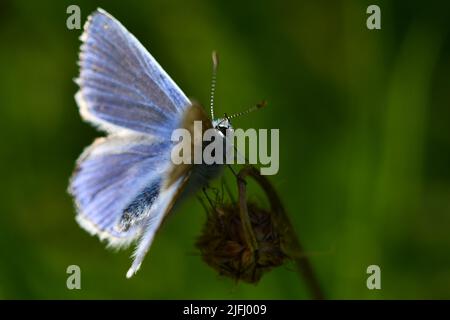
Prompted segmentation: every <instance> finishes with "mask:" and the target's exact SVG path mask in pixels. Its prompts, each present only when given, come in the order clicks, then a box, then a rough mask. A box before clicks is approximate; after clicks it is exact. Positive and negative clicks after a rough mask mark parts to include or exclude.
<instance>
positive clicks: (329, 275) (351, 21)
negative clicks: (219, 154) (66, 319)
mask: <svg viewBox="0 0 450 320" xmlns="http://www.w3.org/2000/svg"><path fill="white" fill-rule="evenodd" d="M69 4H78V5H79V6H80V7H81V13H82V21H83V23H84V21H85V19H86V17H87V15H88V14H90V13H91V12H92V11H93V10H94V9H95V8H97V7H99V6H100V7H102V8H104V9H106V10H107V11H109V12H110V13H111V14H112V15H114V16H115V17H116V18H117V19H118V20H120V21H121V22H122V23H123V24H124V25H125V26H126V27H127V28H128V29H129V30H130V31H131V32H132V33H133V34H135V35H136V37H137V38H138V39H139V40H140V41H141V42H142V43H143V44H144V46H145V47H146V48H147V49H149V51H150V52H151V53H152V54H153V55H154V57H155V58H156V59H157V60H158V61H159V62H160V64H161V65H162V66H163V67H164V68H165V69H166V71H167V72H168V73H169V74H170V75H171V76H172V78H173V79H174V80H175V81H176V82H177V83H178V84H179V86H180V87H181V88H182V89H183V91H184V92H185V93H186V94H187V95H188V96H191V97H195V98H196V99H197V100H198V101H200V102H203V104H207V102H208V100H209V97H208V96H209V86H210V77H211V74H210V72H211V62H210V55H211V51H212V50H213V49H217V50H218V51H219V53H220V56H221V65H220V69H219V74H218V82H217V85H218V88H217V97H216V98H217V99H216V106H217V107H216V108H217V112H219V113H223V112H228V113H232V112H237V111H241V110H243V109H244V108H246V107H249V106H251V105H253V104H254V103H255V102H257V101H260V100H261V99H267V100H268V101H269V107H268V108H266V109H264V110H262V111H259V112H257V113H253V114H252V115H249V116H246V117H242V118H240V119H238V120H235V122H234V125H235V126H236V127H242V128H248V127H256V128H279V129H280V148H281V150H280V151H281V155H280V157H281V159H280V160H281V165H280V171H279V174H278V175H276V176H273V177H271V180H272V181H273V183H274V184H275V186H276V188H277V189H278V191H279V192H280V194H281V196H282V199H283V201H284V203H285V205H286V207H287V209H288V211H289V213H290V215H291V218H292V220H293V222H294V224H295V228H296V229H297V231H298V233H299V235H300V238H301V240H302V242H303V244H304V246H305V247H306V249H307V251H308V254H309V255H310V257H311V259H312V262H313V264H314V267H315V269H316V272H317V273H318V277H319V278H320V282H321V283H322V285H323V288H324V291H325V293H326V295H327V297H328V298H334V299H337V298H342V299H348V298H363V299H380V298H388V299H392V298H402V299H403V298H450V230H449V229H450V228H449V227H450V126H449V121H450V118H449V117H450V108H449V107H450V81H449V75H450V59H449V57H450V34H449V32H448V31H449V30H450V25H449V24H450V3H449V2H448V1H446V2H444V1H406V0H405V1H356V0H354V1H350V0H348V1H323V0H322V1H312V0H311V1H295V2H287V1H272V2H263V1H248V2H243V1H234V0H233V1H207V0H195V1H189V2H187V1H162V0H161V1H133V0H128V1H79V2H76V1H29V0H20V1H11V0H2V1H1V2H0V39H1V42H0V75H1V77H0V112H1V113H0V130H1V131H0V132H1V139H0V141H1V144H2V148H1V150H2V151H1V156H0V164H1V165H0V168H1V169H0V170H1V179H2V180H1V181H2V183H1V185H0V298H27V299H35V298H41V299H42V298H43V299H47V298H58V299H63V298H69V299H81V298H87V299H94V298H114V299H115V298H125V299H131V298H140V299H153V298H161V299H166V298H176V299H182V298H226V299H235V298H236V299H238V298H239V299H240V298H244V299H250V298H252V299H259V298H269V299H281V298H287V299H305V298H309V295H308V292H307V290H306V288H305V286H304V284H303V282H302V281H301V279H300V278H299V277H298V275H297V274H296V273H295V272H294V267H293V265H292V264H288V265H286V266H283V267H280V268H278V269H276V270H273V271H272V272H270V273H269V274H267V275H266V276H265V277H263V279H262V281H261V282H260V283H259V284H258V285H256V286H255V285H247V284H244V283H239V284H235V283H233V282H232V281H230V280H226V279H223V278H220V277H219V276H218V275H217V274H216V273H215V272H214V271H213V270H211V269H210V268H209V267H207V266H206V265H205V264H204V263H203V262H202V261H201V258H200V256H199V255H198V252H197V251H196V249H195V248H194V242H195V239H196V237H197V236H198V235H199V232H200V229H201V227H202V224H203V222H204V220H205V214H204V212H203V210H202V208H201V206H200V204H199V203H198V201H196V199H191V200H190V201H187V202H186V203H185V204H184V205H183V206H182V207H181V210H180V212H178V214H176V215H175V216H173V217H172V218H171V219H169V220H168V222H167V223H166V224H165V225H164V227H163V230H162V232H160V233H159V234H158V236H157V238H156V241H155V242H154V245H153V247H152V249H151V251H150V254H149V255H148V257H147V259H146V260H145V262H144V265H143V267H142V269H141V271H140V272H139V273H138V274H137V276H135V277H134V278H132V279H131V280H126V279H125V272H126V270H127V269H128V267H129V265H130V263H131V260H130V259H129V256H130V254H131V253H132V250H131V249H130V250H127V251H121V252H118V253H116V252H113V251H109V250H106V249H105V246H104V244H102V243H100V242H99V241H98V239H97V238H94V237H91V236H89V235H88V234H87V233H86V232H85V231H83V230H82V229H81V228H80V227H78V225H77V224H76V222H75V220H74V216H75V211H74V208H73V204H72V199H71V198H70V197H69V195H68V194H67V193H66V188H67V184H68V179H69V177H70V175H71V171H72V169H73V167H74V162H75V159H76V158H77V157H78V155H79V154H80V153H81V151H82V150H83V148H84V147H85V146H87V145H89V144H90V143H91V142H92V140H93V139H94V138H95V137H97V136H99V135H100V133H99V132H97V131H96V130H95V129H93V128H92V127H91V126H89V125H88V124H86V123H84V122H82V121H81V119H80V116H79V114H78V110H77V106H76V104H75V101H74V98H73V96H74V93H75V92H76V90H77V87H76V85H75V84H74V83H73V81H72V79H73V78H74V77H76V76H77V74H78V69H77V66H76V61H77V55H78V50H79V45H80V42H79V40H78V37H79V35H80V33H81V32H80V31H78V30H68V29H67V28H66V19H67V14H66V8H67V6H68V5H69ZM369 4H378V5H379V6H380V7H381V11H382V30H378V31H371V30H368V29H367V28H366V18H367V17H368V15H367V14H366V8H367V6H368V5H369ZM71 264H76V265H79V266H80V267H81V270H82V280H81V285H82V289H81V290H73V291H70V290H68V289H67V288H66V279H67V276H68V275H67V274H66V268H67V266H68V265H71ZM371 264H377V265H379V266H380V267H381V272H382V289H381V290H374V291H370V290H368V289H367V288H366V278H367V274H366V268H367V266H369V265H371Z"/></svg>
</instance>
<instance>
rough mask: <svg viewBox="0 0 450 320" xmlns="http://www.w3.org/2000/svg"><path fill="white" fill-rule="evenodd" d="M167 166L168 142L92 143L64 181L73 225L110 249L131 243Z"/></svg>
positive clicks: (133, 138)
mask: <svg viewBox="0 0 450 320" xmlns="http://www.w3.org/2000/svg"><path fill="white" fill-rule="evenodd" d="M169 167H170V143H169V142H161V141H155V140H154V139H151V138H149V137H147V136H144V135H137V134H130V135H112V136H109V137H106V138H99V139H97V140H96V141H95V142H94V144H93V145H91V146H90V147H88V148H87V150H86V151H85V152H84V153H83V154H82V155H81V157H80V159H79V160H78V162H77V168H76V170H75V173H74V175H73V177H72V179H71V182H70V187H69V192H70V193H71V194H72V195H73V197H74V198H75V202H76V206H77V209H78V210H77V211H78V214H77V221H78V222H79V223H80V225H81V226H82V227H83V228H85V229H86V230H87V231H88V232H90V233H91V234H95V235H98V236H99V237H100V238H101V239H105V240H107V241H108V242H109V244H110V245H111V246H121V245H127V244H129V243H130V242H132V241H133V240H136V239H137V238H138V237H139V236H140V235H141V234H142V232H143V231H144V228H145V227H146V226H145V223H144V221H145V220H146V218H147V216H149V213H150V210H151V208H152V206H153V203H155V202H156V199H157V198H158V197H159V196H160V192H161V189H162V187H163V185H164V176H165V174H166V172H167V170H168V168H169Z"/></svg>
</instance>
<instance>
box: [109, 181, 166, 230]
mask: <svg viewBox="0 0 450 320" xmlns="http://www.w3.org/2000/svg"><path fill="white" fill-rule="evenodd" d="M160 188H161V181H160V180H158V181H156V182H153V183H152V184H151V185H150V186H148V187H145V188H144V190H142V192H141V193H140V194H139V195H138V196H137V197H136V198H135V199H134V200H133V201H132V202H131V203H130V204H129V205H128V207H127V208H126V209H125V210H124V211H123V214H122V217H121V218H120V221H119V224H118V226H117V228H118V230H119V231H121V232H123V231H128V230H129V229H130V227H132V226H133V225H135V224H136V223H137V222H139V221H141V220H143V219H144V218H145V217H147V214H148V212H149V209H150V208H151V206H152V205H153V203H154V202H155V200H156V198H157V197H158V196H159V191H160Z"/></svg>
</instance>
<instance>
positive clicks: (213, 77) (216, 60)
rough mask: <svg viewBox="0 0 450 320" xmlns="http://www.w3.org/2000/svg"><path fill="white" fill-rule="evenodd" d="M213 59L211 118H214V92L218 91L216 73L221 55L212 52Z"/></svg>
mask: <svg viewBox="0 0 450 320" xmlns="http://www.w3.org/2000/svg"><path fill="white" fill-rule="evenodd" d="M212 61H213V71H212V79H211V100H210V108H211V120H214V94H215V93H216V74H217V66H218V65H219V55H218V54H217V52H216V51H213V52H212Z"/></svg>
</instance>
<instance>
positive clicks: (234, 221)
mask: <svg viewBox="0 0 450 320" xmlns="http://www.w3.org/2000/svg"><path fill="white" fill-rule="evenodd" d="M247 206H248V216H249V218H250V222H251V225H252V229H253V233H254V235H255V238H256V241H257V244H258V250H257V251H255V252H253V250H252V249H251V248H250V247H249V246H248V245H247V242H246V237H245V234H244V229H243V227H242V222H241V218H240V213H239V205H238V204H237V203H230V204H224V205H222V206H220V207H217V208H215V209H211V212H210V213H209V214H208V219H207V221H206V224H205V226H204V228H203V231H202V235H201V236H200V237H199V239H198V240H197V243H196V246H197V248H198V249H199V250H200V251H201V254H202V257H203V260H204V261H205V262H206V263H207V264H208V265H209V266H211V267H212V268H214V269H215V270H217V271H218V272H219V274H220V275H223V276H226V277H230V278H232V279H234V280H236V281H239V280H242V281H245V282H248V283H257V282H258V281H259V280H260V279H261V277H262V275H263V274H264V273H265V272H267V271H269V270H270V269H272V268H274V267H277V266H280V265H282V264H283V262H284V261H285V260H286V258H287V255H286V254H285V253H284V252H283V250H282V248H281V246H280V234H279V233H278V231H277V230H276V228H275V226H274V223H273V217H272V213H271V212H270V211H268V210H265V209H262V208H260V207H258V206H257V205H256V204H254V203H248V204H247Z"/></svg>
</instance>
